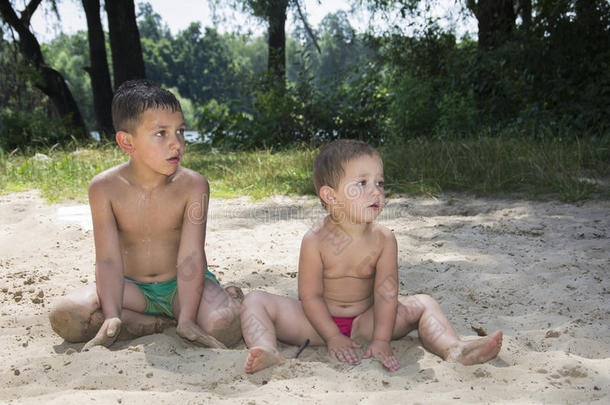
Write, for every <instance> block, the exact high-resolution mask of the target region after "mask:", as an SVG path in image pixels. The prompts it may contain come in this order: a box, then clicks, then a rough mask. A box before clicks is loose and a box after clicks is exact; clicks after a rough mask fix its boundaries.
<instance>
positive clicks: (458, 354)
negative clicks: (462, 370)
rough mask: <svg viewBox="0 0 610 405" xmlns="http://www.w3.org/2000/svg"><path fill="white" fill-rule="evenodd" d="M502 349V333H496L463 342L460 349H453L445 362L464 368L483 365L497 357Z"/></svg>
mask: <svg viewBox="0 0 610 405" xmlns="http://www.w3.org/2000/svg"><path fill="white" fill-rule="evenodd" d="M501 348H502V332H501V331H499V330H498V331H496V332H494V333H493V334H492V335H491V336H486V337H483V338H479V339H476V340H470V341H466V342H463V345H462V346H461V347H458V348H456V349H453V350H452V351H451V352H450V353H449V356H447V361H454V362H459V363H462V364H463V365H465V366H469V365H471V364H480V363H485V362H487V361H489V360H491V359H493V358H494V357H496V356H497V355H498V353H499V352H500V349H501Z"/></svg>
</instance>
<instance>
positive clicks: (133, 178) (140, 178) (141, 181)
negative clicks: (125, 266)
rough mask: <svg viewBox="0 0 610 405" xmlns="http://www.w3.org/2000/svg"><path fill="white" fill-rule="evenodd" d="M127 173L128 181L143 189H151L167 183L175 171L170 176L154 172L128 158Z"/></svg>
mask: <svg viewBox="0 0 610 405" xmlns="http://www.w3.org/2000/svg"><path fill="white" fill-rule="evenodd" d="M127 175H128V176H129V177H128V181H129V182H130V183H131V184H134V185H137V186H140V187H142V188H144V189H148V190H152V189H154V188H157V187H159V186H162V185H164V184H167V183H169V182H170V181H171V180H172V179H173V177H174V176H175V175H176V172H174V173H173V174H172V175H170V176H167V175H165V174H161V173H154V172H152V171H150V170H146V169H145V168H142V167H139V166H138V165H137V164H136V163H135V162H134V161H133V160H131V159H130V160H129V162H127Z"/></svg>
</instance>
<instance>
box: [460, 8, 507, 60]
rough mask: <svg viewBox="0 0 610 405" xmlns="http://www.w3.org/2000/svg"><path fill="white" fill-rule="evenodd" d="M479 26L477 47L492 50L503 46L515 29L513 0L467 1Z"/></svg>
mask: <svg viewBox="0 0 610 405" xmlns="http://www.w3.org/2000/svg"><path fill="white" fill-rule="evenodd" d="M466 5H467V6H468V8H469V9H470V10H471V11H472V12H473V13H474V15H475V17H476V18H477V21H478V25H479V46H480V47H481V48H483V49H494V48H497V47H498V46H500V45H502V44H504V43H505V42H506V41H507V40H508V38H509V37H510V34H511V33H512V32H513V30H514V29H515V18H516V16H515V10H514V1H513V0H478V1H477V0H467V1H466Z"/></svg>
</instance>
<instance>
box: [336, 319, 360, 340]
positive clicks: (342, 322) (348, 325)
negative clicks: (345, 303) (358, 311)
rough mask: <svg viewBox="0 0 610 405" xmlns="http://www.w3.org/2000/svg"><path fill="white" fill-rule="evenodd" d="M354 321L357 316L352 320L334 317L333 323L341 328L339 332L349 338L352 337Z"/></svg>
mask: <svg viewBox="0 0 610 405" xmlns="http://www.w3.org/2000/svg"><path fill="white" fill-rule="evenodd" d="M354 319H356V317H355V316H352V317H350V318H339V317H335V316H333V321H335V324H336V325H337V326H338V327H339V331H340V332H341V333H343V334H344V335H345V336H347V337H351V336H352V323H354Z"/></svg>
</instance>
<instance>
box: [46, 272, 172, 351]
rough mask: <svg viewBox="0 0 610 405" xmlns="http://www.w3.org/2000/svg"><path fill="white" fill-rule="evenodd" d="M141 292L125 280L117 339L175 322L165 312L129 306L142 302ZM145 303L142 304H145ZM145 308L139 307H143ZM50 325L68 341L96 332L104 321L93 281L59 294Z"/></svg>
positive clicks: (153, 331)
mask: <svg viewBox="0 0 610 405" xmlns="http://www.w3.org/2000/svg"><path fill="white" fill-rule="evenodd" d="M140 298H141V299H142V300H143V299H144V297H143V294H142V292H141V291H140V290H139V289H138V287H137V286H135V285H133V284H131V283H125V290H124V293H123V303H124V307H125V308H123V310H122V312H121V325H122V327H121V332H120V334H119V336H118V338H117V339H118V340H125V339H133V338H135V337H139V336H144V335H150V334H153V333H160V332H162V331H163V329H165V328H167V327H169V326H172V325H175V321H174V320H173V319H170V318H167V317H164V316H153V315H145V314H142V313H139V312H136V311H133V310H131V309H127V308H133V307H138V308H139V306H141V301H140ZM145 307H146V304H144V308H145ZM143 310H144V309H142V311H143ZM49 321H50V322H51V327H52V328H53V330H54V331H55V333H57V334H58V335H59V336H61V337H62V338H64V339H65V340H67V341H68V342H74V343H76V342H87V341H89V340H91V339H92V338H93V337H94V336H95V335H96V333H97V332H98V330H99V328H100V326H101V325H102V323H103V322H104V315H103V313H102V310H101V307H100V302H99V298H98V296H97V291H96V288H95V285H89V286H86V287H83V288H79V289H77V290H75V291H73V292H71V293H69V294H68V295H66V296H63V297H61V298H58V299H57V300H56V301H55V303H54V304H53V307H52V309H51V312H50V313H49Z"/></svg>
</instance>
